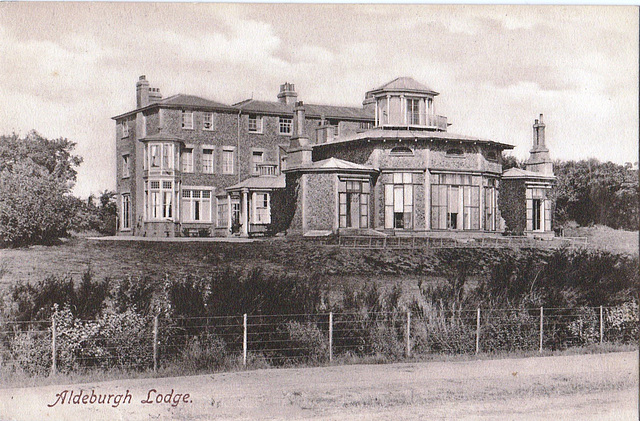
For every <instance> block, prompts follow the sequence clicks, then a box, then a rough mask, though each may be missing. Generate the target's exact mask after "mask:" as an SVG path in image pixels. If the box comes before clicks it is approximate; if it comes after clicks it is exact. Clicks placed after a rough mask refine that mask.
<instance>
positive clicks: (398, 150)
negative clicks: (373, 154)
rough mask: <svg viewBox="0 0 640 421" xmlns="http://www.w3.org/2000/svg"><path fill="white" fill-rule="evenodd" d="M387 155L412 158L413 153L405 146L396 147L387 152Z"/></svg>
mask: <svg viewBox="0 0 640 421" xmlns="http://www.w3.org/2000/svg"><path fill="white" fill-rule="evenodd" d="M389 154H390V155H394V156H413V151H412V150H411V148H409V147H407V146H396V147H395V148H393V149H391V151H389Z"/></svg>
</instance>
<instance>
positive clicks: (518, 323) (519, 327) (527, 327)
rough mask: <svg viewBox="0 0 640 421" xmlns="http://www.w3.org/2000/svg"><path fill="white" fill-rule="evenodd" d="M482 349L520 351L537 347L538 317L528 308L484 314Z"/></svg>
mask: <svg viewBox="0 0 640 421" xmlns="http://www.w3.org/2000/svg"><path fill="white" fill-rule="evenodd" d="M483 319H484V320H485V322H483V324H482V325H481V333H480V349H481V350H483V351H485V352H486V351H490V352H497V351H508V352H512V351H520V350H532V349H536V346H537V343H538V340H539V325H538V320H539V319H538V318H537V317H535V316H532V315H530V314H529V312H528V311H527V310H526V309H519V310H516V311H510V312H506V311H503V310H497V311H491V310H489V312H488V314H487V315H485V316H483Z"/></svg>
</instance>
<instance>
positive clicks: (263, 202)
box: [252, 193, 271, 224]
mask: <svg viewBox="0 0 640 421" xmlns="http://www.w3.org/2000/svg"><path fill="white" fill-rule="evenodd" d="M269 196H270V195H269V193H253V198H252V201H253V221H252V222H253V223H254V224H270V223H271V203H270V197H269Z"/></svg>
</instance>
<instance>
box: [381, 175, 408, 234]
mask: <svg viewBox="0 0 640 421" xmlns="http://www.w3.org/2000/svg"><path fill="white" fill-rule="evenodd" d="M413 184H414V182H413V174H412V173H401V172H397V173H393V179H392V183H389V184H385V186H384V208H385V217H384V227H385V228H395V229H412V228H413Z"/></svg>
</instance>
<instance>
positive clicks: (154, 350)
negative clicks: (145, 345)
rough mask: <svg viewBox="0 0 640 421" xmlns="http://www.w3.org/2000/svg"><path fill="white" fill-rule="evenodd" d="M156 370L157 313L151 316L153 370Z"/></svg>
mask: <svg viewBox="0 0 640 421" xmlns="http://www.w3.org/2000/svg"><path fill="white" fill-rule="evenodd" d="M157 371H158V315H157V314H156V315H155V317H154V318H153V372H154V373H155V372H157Z"/></svg>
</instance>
